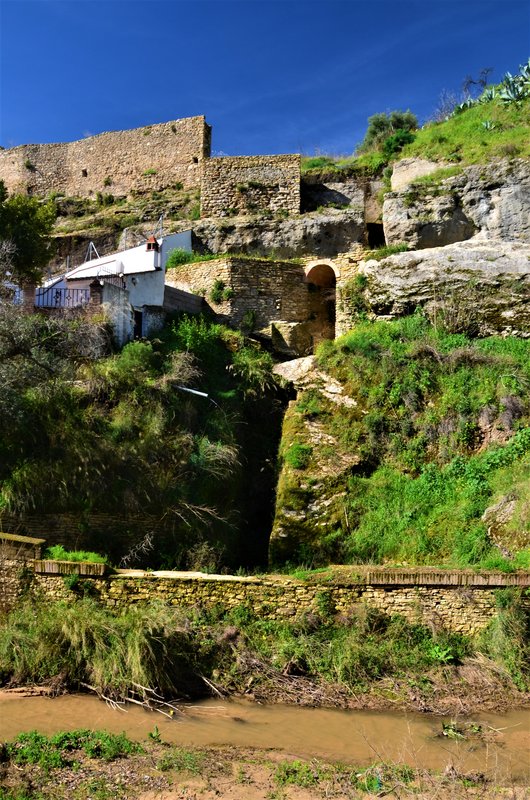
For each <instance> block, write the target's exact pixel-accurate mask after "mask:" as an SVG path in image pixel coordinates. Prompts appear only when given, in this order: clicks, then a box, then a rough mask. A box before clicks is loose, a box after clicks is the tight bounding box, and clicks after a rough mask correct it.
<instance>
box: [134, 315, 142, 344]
mask: <svg viewBox="0 0 530 800" xmlns="http://www.w3.org/2000/svg"><path fill="white" fill-rule="evenodd" d="M143 316H144V315H143V314H142V312H141V311H137V310H136V309H134V338H135V339H141V338H142V333H143Z"/></svg>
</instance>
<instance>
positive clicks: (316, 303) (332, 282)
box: [306, 264, 337, 344]
mask: <svg viewBox="0 0 530 800" xmlns="http://www.w3.org/2000/svg"><path fill="white" fill-rule="evenodd" d="M306 282H307V288H308V292H309V319H310V320H311V322H312V328H313V340H314V343H315V344H318V343H319V342H320V341H322V339H334V338H335V300H336V297H335V295H336V285H337V277H336V275H335V271H334V269H333V267H331V266H330V265H329V264H314V265H312V266H310V267H309V269H308V270H307V272H306Z"/></svg>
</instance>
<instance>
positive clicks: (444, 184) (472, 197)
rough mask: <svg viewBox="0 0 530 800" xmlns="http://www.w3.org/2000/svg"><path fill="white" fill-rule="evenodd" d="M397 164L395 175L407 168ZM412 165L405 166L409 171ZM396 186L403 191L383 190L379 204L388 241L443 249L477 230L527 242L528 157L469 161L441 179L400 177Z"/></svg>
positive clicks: (529, 235)
mask: <svg viewBox="0 0 530 800" xmlns="http://www.w3.org/2000/svg"><path fill="white" fill-rule="evenodd" d="M409 161H411V159H407V162H409ZM400 163H401V162H400ZM429 163H430V162H429ZM398 167H399V165H397V166H396V168H395V169H397V171H398V178H399V176H400V173H401V172H403V173H404V174H405V172H406V171H405V170H400V169H398ZM438 167H439V168H440V165H438ZM411 169H412V166H411V165H409V174H411V173H410V170H411ZM425 174H429V173H428V172H423V175H425ZM396 185H398V186H400V187H401V189H400V190H399V191H393V192H391V193H389V194H387V195H386V197H385V201H384V203H383V226H384V231H385V238H386V242H387V244H397V243H400V242H407V243H409V244H410V245H411V246H412V247H413V248H414V249H423V248H428V247H443V246H445V245H448V244H453V243H455V242H458V241H465V240H466V239H470V238H471V237H472V236H474V235H475V234H479V235H480V236H481V237H482V238H488V239H502V240H505V241H510V240H511V241H523V242H530V162H529V161H528V160H525V159H517V160H514V161H508V160H501V161H496V162H491V163H490V164H487V165H473V166H470V167H466V168H465V169H464V170H463V171H462V172H461V173H460V174H458V175H453V176H452V177H448V178H445V179H442V180H440V182H439V183H432V184H431V183H429V184H421V183H419V184H415V183H410V182H408V183H407V184H406V185H404V184H403V183H401V182H400V181H399V180H398V181H397V182H396Z"/></svg>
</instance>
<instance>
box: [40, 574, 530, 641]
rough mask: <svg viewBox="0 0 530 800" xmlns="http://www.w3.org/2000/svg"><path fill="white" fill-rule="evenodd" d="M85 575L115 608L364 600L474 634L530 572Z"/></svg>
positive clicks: (56, 594)
mask: <svg viewBox="0 0 530 800" xmlns="http://www.w3.org/2000/svg"><path fill="white" fill-rule="evenodd" d="M36 563H39V562H36ZM355 572H357V574H355ZM85 580H87V581H90V585H91V588H92V591H93V593H94V594H95V596H97V597H98V598H99V600H100V602H101V603H103V604H104V605H106V606H108V607H110V608H113V609H120V608H124V607H127V606H128V605H131V604H135V603H148V602H152V601H155V600H156V601H162V602H163V603H165V604H167V605H170V606H175V607H181V608H184V609H186V608H187V609H192V608H211V607H213V606H215V605H220V606H222V607H223V608H234V607H235V606H238V605H242V604H248V605H249V606H250V607H252V609H253V610H254V611H255V612H256V613H258V614H259V615H260V616H261V617H262V618H264V619H276V620H281V619H294V618H296V617H298V616H300V615H302V614H304V613H311V612H316V611H318V609H319V607H321V606H322V605H323V604H324V605H325V606H326V607H327V608H331V609H334V610H335V612H337V613H341V614H346V615H347V614H348V613H350V612H352V611H353V610H354V609H355V607H358V606H359V604H366V605H368V606H372V607H375V608H377V609H379V610H381V611H383V612H384V613H386V614H401V615H402V616H404V617H406V618H407V619H408V620H409V621H411V622H423V623H425V624H428V625H431V626H434V627H436V628H438V629H439V628H446V629H448V630H452V631H458V632H461V633H465V634H467V635H473V634H476V633H478V632H480V631H481V630H483V629H484V628H485V627H486V626H487V625H488V623H489V622H490V620H491V619H492V617H493V616H495V614H496V613H497V605H496V597H495V590H496V589H498V588H504V587H507V586H522V587H527V586H528V585H530V574H528V573H524V574H522V573H518V574H513V575H504V574H495V573H473V572H466V571H459V572H452V571H441V570H440V571H431V572H429V571H427V570H424V571H422V570H406V571H400V570H384V569H366V568H363V567H360V568H357V567H352V568H351V570H350V577H349V578H342V579H341V578H334V579H333V581H332V582H329V583H321V584H317V583H304V582H302V581H298V580H295V579H290V578H283V577H281V576H274V575H270V576H266V577H263V578H254V577H251V578H239V577H234V576H219V575H203V574H200V573H167V572H166V573H164V572H160V573H141V572H137V573H134V572H129V573H121V574H118V575H113V576H109V577H108V578H103V579H92V578H87V579H85ZM35 589H36V590H37V591H38V592H39V591H40V592H41V593H43V594H44V596H45V597H47V598H49V599H54V600H58V599H63V600H65V599H68V598H69V597H71V596H72V595H71V592H70V590H68V589H67V587H66V585H65V583H64V581H63V580H62V578H61V576H60V575H50V574H37V575H36V576H35Z"/></svg>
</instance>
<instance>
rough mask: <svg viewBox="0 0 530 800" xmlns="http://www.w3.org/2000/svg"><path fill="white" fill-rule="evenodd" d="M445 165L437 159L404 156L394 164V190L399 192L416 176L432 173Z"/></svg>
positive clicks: (392, 184)
mask: <svg viewBox="0 0 530 800" xmlns="http://www.w3.org/2000/svg"><path fill="white" fill-rule="evenodd" d="M443 166H445V165H444V164H440V163H439V162H437V161H429V160H428V159H426V158H402V159H401V161H398V162H397V163H396V164H395V165H394V169H393V170H392V178H391V181H390V185H391V186H392V191H393V192H399V191H400V190H401V189H403V188H404V187H405V186H408V185H409V183H411V182H412V181H413V180H415V179H416V178H422V177H423V176H424V175H430V174H431V173H432V172H436V170H438V169H440V167H443Z"/></svg>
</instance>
